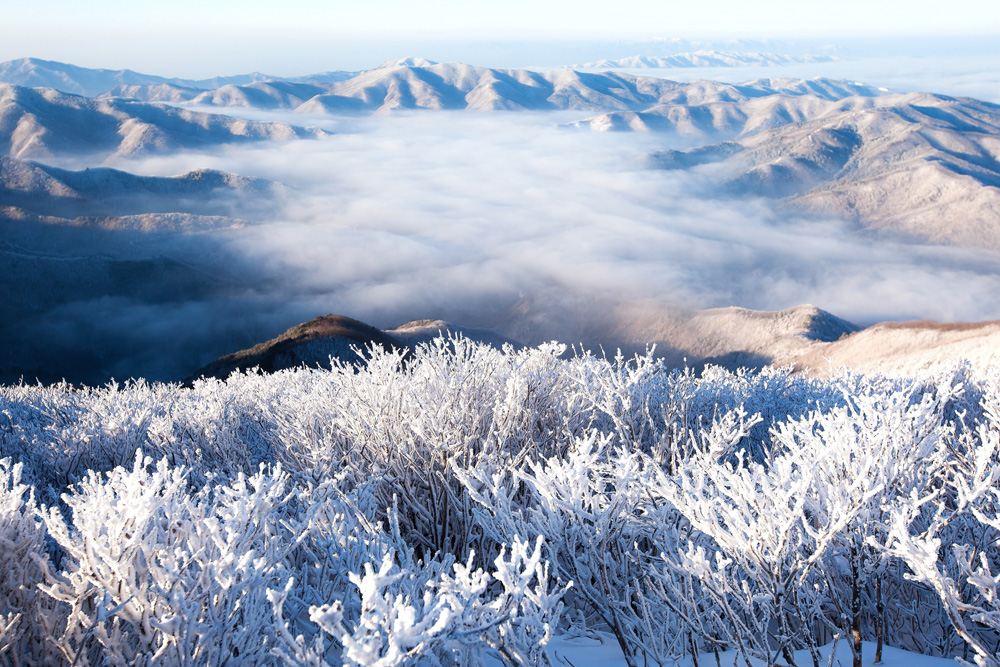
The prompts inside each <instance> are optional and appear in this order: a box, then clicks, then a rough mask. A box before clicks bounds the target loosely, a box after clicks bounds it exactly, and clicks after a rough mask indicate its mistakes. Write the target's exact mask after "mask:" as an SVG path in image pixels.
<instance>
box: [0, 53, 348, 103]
mask: <svg viewBox="0 0 1000 667" xmlns="http://www.w3.org/2000/svg"><path fill="white" fill-rule="evenodd" d="M354 74H357V72H340V71H337V72H321V73H318V74H312V75H309V76H304V77H294V78H288V79H286V80H288V81H339V80H342V79H348V78H350V77H351V76H353V75H354ZM277 78H279V77H274V76H270V75H267V74H261V73H260V72H252V73H250V74H240V75H237V76H217V77H212V78H210V79H181V78H167V77H162V76H154V75H152V74H141V73H139V72H133V71H132V70H128V69H121V70H109V69H93V68H89V67H78V66H76V65H69V64H67V63H60V62H55V61H52V60H42V59H40V58H20V59H18V60H8V61H7V62H4V63H0V81H5V82H7V83H12V84H15V85H19V86H26V87H29V88H53V89H55V90H59V91H62V92H64V93H73V94H76V95H84V96H86V97H96V96H98V95H100V94H101V93H106V92H107V91H109V90H111V89H113V88H116V87H119V86H157V85H167V86H176V87H180V88H191V89H200V90H212V89H215V88H219V87H220V86H226V85H234V84H235V85H240V84H246V83H252V82H254V81H270V80H273V79H277Z"/></svg>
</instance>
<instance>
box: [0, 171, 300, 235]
mask: <svg viewBox="0 0 1000 667" xmlns="http://www.w3.org/2000/svg"><path fill="white" fill-rule="evenodd" d="M286 194H287V188H286V187H284V186H282V185H280V184H278V183H275V182H274V181H269V180H266V179H262V178H248V177H245V176H239V175H237V174H231V173H226V172H222V171H216V170H211V169H198V170H195V171H192V172H189V173H187V174H183V175H180V176H172V177H167V178H163V177H152V176H136V175H134V174H130V173H128V172H125V171H119V170H117V169H108V168H95V169H84V170H80V171H70V170H66V169H59V168H57V167H52V166H49V165H45V164H40V163H37V162H30V161H26V160H17V159H14V158H7V157H0V215H4V216H6V217H9V218H15V219H19V220H26V219H30V218H34V219H43V218H44V219H46V222H49V223H53V222H62V223H64V224H71V223H74V222H75V224H82V225H92V226H98V227H102V228H121V226H122V225H127V224H128V223H129V222H131V223H133V224H135V223H137V222H138V221H140V220H143V219H145V218H149V217H150V216H148V215H147V214H164V213H170V214H187V217H186V218H184V219H187V220H188V222H189V225H188V226H189V227H190V226H191V225H190V222H191V221H192V219H194V220H197V219H198V218H205V217H214V218H218V217H227V218H230V217H238V218H244V219H259V218H260V217H261V216H264V215H267V214H268V213H270V212H273V211H274V210H275V209H276V208H277V207H278V206H279V205H280V202H281V201H282V200H283V199H284V198H285V196H286ZM80 219H82V220H80ZM174 219H175V220H176V219H177V217H176V216H175V218H174ZM213 223H216V224H217V220H214V221H213ZM216 224H213V225H212V226H216Z"/></svg>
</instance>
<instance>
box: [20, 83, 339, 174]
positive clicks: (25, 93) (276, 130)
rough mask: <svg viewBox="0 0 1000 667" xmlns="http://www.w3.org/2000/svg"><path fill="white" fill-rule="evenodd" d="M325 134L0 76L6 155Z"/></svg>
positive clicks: (158, 148) (117, 151) (128, 151)
mask: <svg viewBox="0 0 1000 667" xmlns="http://www.w3.org/2000/svg"><path fill="white" fill-rule="evenodd" d="M321 134H323V133H322V131H320V130H315V129H303V128H299V127H293V126H291V125H288V124H286V123H278V122H254V121H247V120H241V119H236V118H229V117H227V116H221V115H218V114H206V113H198V112H195V111H189V110H187V109H178V108H176V107H172V106H169V105H166V104H149V103H142V102H134V101H130V100H121V99H112V100H95V99H91V98H88V97H81V96H79V95H69V94H66V93H60V92H59V91H56V90H52V89H46V88H24V87H22V86H14V85H11V84H3V83H0V155H7V156H9V157H13V158H32V157H42V156H47V155H67V154H92V155H99V156H102V157H107V156H110V155H119V156H122V155H133V154H136V153H154V152H165V151H171V150H177V149H182V148H184V149H198V148H203V147H207V146H214V145H218V144H220V143H236V142H246V141H262V140H270V141H287V140H290V139H298V138H304V137H316V136H319V135H321Z"/></svg>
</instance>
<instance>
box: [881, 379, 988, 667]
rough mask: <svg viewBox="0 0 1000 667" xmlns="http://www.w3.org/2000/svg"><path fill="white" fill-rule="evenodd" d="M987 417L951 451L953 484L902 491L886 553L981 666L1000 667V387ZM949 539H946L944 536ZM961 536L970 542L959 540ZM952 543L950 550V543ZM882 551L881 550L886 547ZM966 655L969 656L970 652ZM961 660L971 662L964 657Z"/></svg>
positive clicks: (985, 395)
mask: <svg viewBox="0 0 1000 667" xmlns="http://www.w3.org/2000/svg"><path fill="white" fill-rule="evenodd" d="M981 408H982V409H981V419H980V420H979V422H978V424H976V425H975V427H974V428H970V429H968V430H967V431H965V432H964V433H963V437H962V438H960V439H959V440H958V441H957V442H956V443H954V447H953V449H952V454H953V459H952V460H951V461H950V464H951V465H950V469H949V470H948V471H947V484H946V485H944V486H942V487H940V488H937V489H932V490H931V492H927V491H926V490H924V489H920V488H911V489H907V490H905V491H904V492H902V493H901V494H900V496H899V501H898V504H897V505H896V506H895V507H894V508H893V509H894V513H893V514H892V516H891V517H890V518H889V519H888V521H887V524H888V531H889V534H888V538H887V540H885V542H884V545H885V546H884V548H885V549H886V550H887V552H888V553H890V554H891V555H893V556H896V557H898V558H900V559H902V560H903V561H904V562H905V563H906V565H907V567H908V568H909V570H910V572H911V574H910V575H909V576H910V578H912V579H913V580H914V581H917V582H920V583H923V584H926V585H928V586H930V587H931V588H932V589H933V590H934V592H935V593H936V594H937V595H938V597H939V598H940V601H941V604H942V606H943V609H944V612H945V614H946V615H947V619H948V621H949V622H950V623H951V627H952V628H953V629H954V631H955V632H956V633H957V634H958V635H959V637H961V638H962V640H964V641H965V642H966V644H967V645H968V647H969V648H971V649H972V650H973V652H974V653H975V662H976V664H978V665H980V667H997V666H998V665H1000V658H998V657H997V652H996V646H997V645H998V643H1000V383H998V382H997V380H996V379H995V378H994V379H993V380H992V381H991V382H989V383H988V384H987V385H986V387H985V391H984V392H983V397H982V403H981ZM945 535H947V536H948V538H950V539H947V541H946V540H945V539H942V536H945ZM957 536H961V538H964V539H965V540H967V541H963V542H958V541H957V539H956V537H957ZM949 542H950V547H951V548H950V549H949V548H948V547H947V546H945V545H946V544H948V543H949ZM879 546H881V545H879ZM966 655H967V654H966ZM962 662H967V661H966V660H962Z"/></svg>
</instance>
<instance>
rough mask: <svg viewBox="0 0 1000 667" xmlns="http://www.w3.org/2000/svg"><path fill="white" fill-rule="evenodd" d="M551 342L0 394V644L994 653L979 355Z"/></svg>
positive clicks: (654, 657) (15, 653)
mask: <svg viewBox="0 0 1000 667" xmlns="http://www.w3.org/2000/svg"><path fill="white" fill-rule="evenodd" d="M562 351H563V348H561V347H560V346H557V345H550V346H543V347H541V348H539V349H531V350H523V351H513V350H510V349H508V350H505V351H502V352H501V351H497V350H495V349H492V348H489V347H485V346H479V345H476V344H473V343H469V342H467V341H464V340H455V341H452V342H450V343H449V342H445V341H438V342H436V343H434V344H432V345H431V346H429V347H425V348H422V349H421V350H420V351H419V352H418V353H417V354H416V355H415V356H414V357H413V358H404V357H403V356H401V355H399V354H397V353H394V352H386V351H381V350H375V351H372V352H370V353H369V356H370V360H369V361H368V364H367V368H366V369H365V370H362V371H359V372H356V371H355V370H354V369H352V368H351V367H350V366H346V365H334V366H333V368H332V370H298V371H286V372H281V373H278V374H275V375H272V376H260V375H254V374H250V375H234V376H233V377H230V378H229V380H228V381H226V382H218V381H214V380H209V381H201V382H198V383H196V384H195V385H194V387H193V388H185V387H181V386H177V385H149V384H145V383H142V382H139V383H135V384H128V385H125V386H109V387H105V388H101V389H82V390H81V389H76V388H71V387H69V386H54V387H31V386H20V387H5V388H0V459H2V462H0V664H75V665H134V664H149V665H152V664H168V665H182V664H197V665H222V664H228V665H233V664H254V665H256V664H302V665H326V664H330V665H340V664H347V665H373V666H374V665H378V666H388V665H398V664H431V665H435V664H442V665H448V664H458V665H477V664H507V663H511V664H547V663H549V662H550V660H552V657H551V656H550V655H549V653H548V652H547V650H546V645H547V644H548V642H549V640H550V638H552V637H553V636H556V635H561V636H568V635H594V634H600V636H604V637H607V638H611V639H610V641H612V642H616V643H617V644H618V646H620V649H621V651H622V652H623V654H624V660H625V662H626V664H628V665H635V666H638V665H653V664H658V665H670V664H673V663H674V662H675V661H677V660H687V661H690V660H691V659H692V657H695V658H696V659H697V656H700V659H701V660H702V661H703V662H704V661H708V660H710V661H711V664H712V665H715V664H716V659H713V658H711V656H712V654H713V653H714V654H715V655H716V656H718V655H719V654H720V653H721V652H723V651H730V653H729V654H727V656H730V657H728V660H729V663H728V664H731V661H732V657H731V656H732V655H733V654H735V655H736V656H737V658H736V659H737V661H738V664H739V665H744V664H745V665H750V663H751V661H754V662H757V661H760V662H761V663H764V664H766V665H773V664H784V663H786V662H788V661H789V660H792V659H793V656H794V655H798V656H799V664H800V665H802V664H803V663H802V660H803V658H802V656H811V657H807V658H805V659H806V660H808V661H809V663H811V664H813V665H814V667H818V665H819V664H820V663H821V659H822V658H821V655H820V652H819V650H818V647H820V646H822V645H824V644H827V643H829V642H831V641H832V640H833V639H834V638H835V637H839V638H841V639H840V641H841V642H842V643H841V646H843V645H844V644H848V645H850V646H852V647H854V646H857V647H859V648H860V647H861V642H862V640H865V642H866V643H865V644H864V647H865V650H866V651H868V650H872V648H873V647H876V646H879V645H880V643H882V642H884V643H885V644H886V645H891V646H895V647H900V648H904V649H908V650H910V651H917V652H921V653H924V654H927V655H934V656H957V657H959V658H960V659H964V660H965V661H968V662H976V663H978V664H980V665H984V666H986V665H1000V661H998V658H997V642H998V637H1000V635H998V631H1000V597H998V596H1000V548H998V541H997V538H998V534H1000V515H998V506H1000V491H998V487H1000V483H998V478H1000V375H998V374H997V373H995V372H994V373H986V372H983V371H973V370H971V369H969V368H966V367H957V368H956V369H954V370H952V371H949V372H947V373H942V374H938V375H935V376H928V377H925V378H921V379H911V380H900V379H887V378H883V377H861V376H857V375H852V374H849V373H845V374H842V375H840V376H838V377H835V378H834V379H832V380H817V379H810V378H808V377H805V376H800V375H792V374H790V373H788V372H785V371H774V370H765V371H762V372H760V373H749V372H746V373H730V372H727V371H724V370H721V369H717V368H709V369H708V370H706V371H705V372H704V373H703V374H702V375H701V376H696V375H694V374H692V373H685V372H677V371H667V370H665V369H664V368H662V367H661V366H660V365H659V364H658V363H657V362H656V361H655V360H654V359H653V358H652V357H651V356H646V357H639V358H636V359H632V360H625V359H620V358H619V359H615V360H610V361H609V360H605V359H600V358H595V357H593V356H586V355H584V356H576V357H573V358H568V359H567V358H561V357H560V353H561V352H562ZM867 642H875V643H874V644H869V643H867ZM876 650H877V649H876ZM796 651H804V652H800V653H797V654H795V653H794V652H796ZM872 657H873V656H870V655H866V656H865V660H866V662H867V661H869V660H871V658H872ZM723 659H724V660H725V659H726V658H723ZM696 664H697V663H696ZM723 664H726V663H723ZM823 664H825V662H823Z"/></svg>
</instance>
